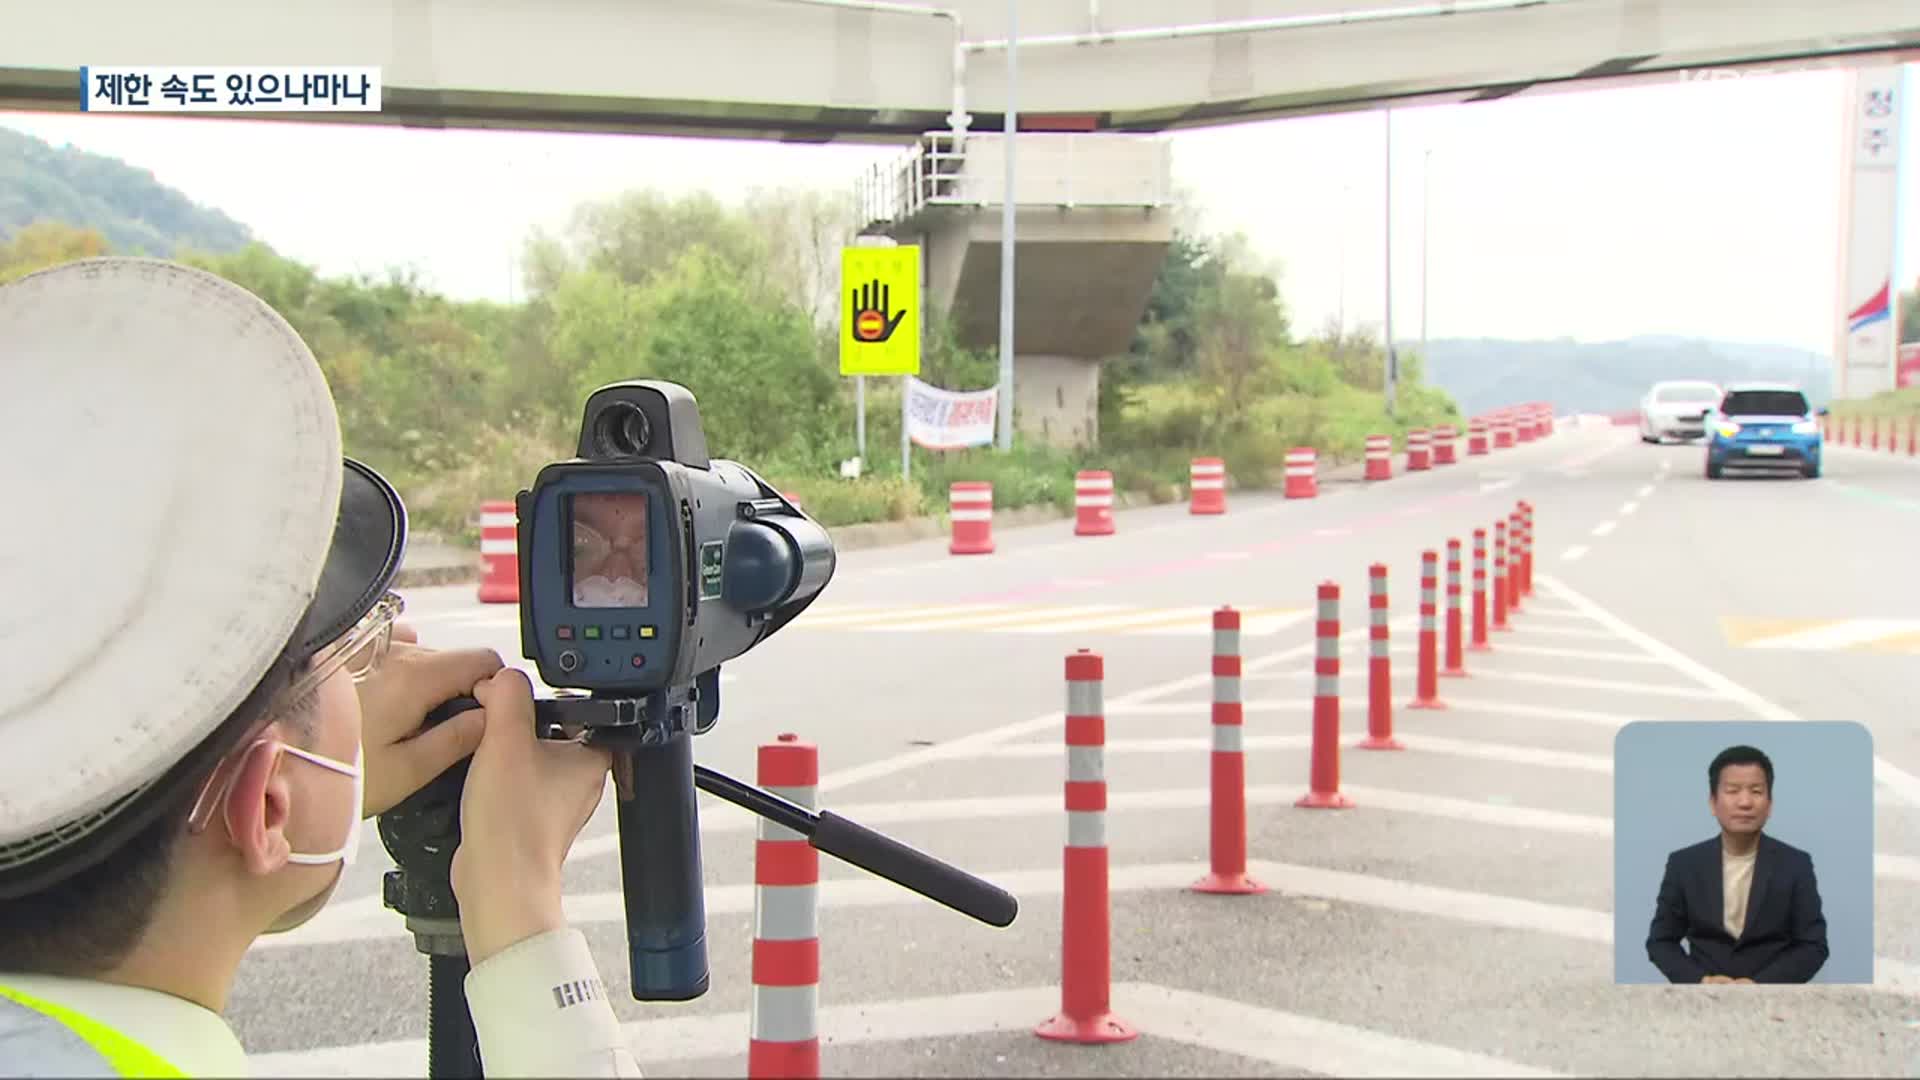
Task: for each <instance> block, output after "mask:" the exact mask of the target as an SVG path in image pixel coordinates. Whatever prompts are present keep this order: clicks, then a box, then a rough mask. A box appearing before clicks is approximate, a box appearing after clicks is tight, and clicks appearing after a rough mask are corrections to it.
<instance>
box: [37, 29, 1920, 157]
mask: <svg viewBox="0 0 1920 1080" xmlns="http://www.w3.org/2000/svg"><path fill="white" fill-rule="evenodd" d="M1006 14H1007V4H1006V2H1005V0H940V3H939V4H938V5H937V6H936V5H933V4H920V3H897V2H884V0H703V2H701V3H669V2H666V0H621V2H613V0H539V2H530V0H519V2H516V0H487V2H484V3H474V2H470V0H332V2H323V0H304V2H298V3H278V4H234V3H231V2H230V0H177V2H176V3H172V4H166V5H153V4H146V3H140V2H138V0H98V2H96V3H90V4H85V5H72V4H52V3H36V2H33V0H20V2H16V3H12V4H8V5H7V7H6V13H5V16H4V32H3V33H0V110H53V111H70V110H75V109H77V108H78V107H79V100H78V95H77V93H76V92H75V88H76V85H77V78H78V73H79V69H80V68H81V67H82V66H84V65H87V64H166V63H188V64H269V65H272V64H288V65H292V64H361V65H378V66H379V67H380V68H381V69H382V72H383V79H384V82H385V95H384V96H385V111H384V112H383V113H381V114H379V115H375V116H362V115H358V114H342V115H341V116H339V117H334V118H330V119H332V120H337V121H338V122H345V123H376V124H402V125H408V126H418V127H480V128H517V129H527V130H547V131H561V130H572V131H607V132H624V133H635V134H655V135H661V134H664V135H700V136H732V137H741V138H754V139H776V140H784V141H792V142H826V141H832V140H855V141H878V142H906V141H911V140H913V139H917V138H918V137H920V135H921V134H922V133H923V132H926V131H929V130H932V129H935V128H951V127H954V126H956V125H959V126H963V127H964V126H965V125H966V124H967V123H968V120H969V119H970V120H971V125H972V127H973V128H974V129H976V130H978V129H998V128H999V127H1000V126H1001V114H1002V113H1003V112H1004V110H1005V109H1006V105H1007V100H1006V56H1007V50H1008V38H1007V33H1008V26H1007V22H1006ZM1017 30H1018V33H1017V39H1016V40H1017V47H1018V49H1019V57H1020V63H1019V90H1018V94H1019V101H1018V103H1017V104H1018V111H1019V112H1020V113H1022V114H1023V122H1024V123H1025V124H1026V126H1027V127H1029V128H1031V129H1036V130H1038V129H1048V130H1074V131H1124V132H1136V133H1139V132H1164V131H1173V130H1178V129H1183V128H1192V127H1201V126H1209V125H1218V124H1227V123H1240V122H1245V121H1249V120H1259V119H1271V118H1276V117H1282V116H1293V115H1302V114H1309V113H1325V112H1333V111H1340V110H1347V109H1361V108H1370V107H1378V106H1380V105H1381V104H1398V103H1411V102H1432V103H1444V102H1462V101H1485V100H1490V99H1494V98H1501V97H1508V96H1511V95H1514V94H1519V93H1537V92H1541V91H1546V90H1551V89H1555V88H1563V87H1568V86H1581V85H1586V84H1588V83H1591V82H1593V81H1595V80H1629V79H1634V78H1650V77H1651V78H1665V79H1672V78H1675V77H1677V75H1676V73H1677V72H1680V71H1682V70H1685V69H1697V68H1711V67H1721V66H1727V65H1768V66H1775V67H1779V66H1816V65H1822V64H1835V63H1847V62H1852V61H1855V60H1858V59H1860V58H1862V57H1867V56H1876V55H1884V54H1888V53H1897V52H1900V51H1902V50H1920V7H1916V6H1915V5H1914V4H1913V3H1912V2H1911V0H1823V2H1821V3H1818V4H1809V3H1803V2H1800V0H1756V2H1749V3H1743V4H1741V5H1739V10H1738V12H1737V13H1735V12H1734V11H1733V10H1731V5H1729V4H1727V3H1726V2H1725V0H1440V2H1432V0H1429V2H1417V0H1204V2H1201V0H1191V2H1177V0H1024V2H1023V3H1022V4H1021V14H1020V22H1019V26H1018V28H1017ZM301 119H302V120H309V119H312V118H311V117H301Z"/></svg>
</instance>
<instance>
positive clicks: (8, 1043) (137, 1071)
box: [0, 986, 186, 1077]
mask: <svg viewBox="0 0 1920 1080" xmlns="http://www.w3.org/2000/svg"><path fill="white" fill-rule="evenodd" d="M0 999H4V1000H0V1006H4V1004H5V1002H6V1001H11V1002H13V1003H14V1004H15V1005H18V1006H20V1008H21V1009H23V1010H27V1011H28V1012H30V1013H32V1014H35V1015H33V1016H31V1017H27V1018H26V1019H27V1022H28V1024H30V1025H31V1026H30V1027H27V1028H26V1029H24V1030H22V1029H18V1028H10V1027H7V1026H5V1025H4V1024H3V1023H0V1064H3V1065H4V1067H5V1068H6V1070H7V1071H8V1072H10V1073H11V1072H25V1073H27V1074H29V1075H32V1074H36V1073H41V1072H42V1069H41V1068H36V1066H43V1067H46V1066H53V1065H60V1066H63V1071H64V1069H65V1068H71V1067H73V1066H74V1065H75V1064H76V1061H75V1059H76V1058H77V1057H80V1056H82V1055H83V1054H84V1053H85V1052H84V1051H80V1050H79V1048H78V1047H74V1046H73V1045H72V1041H73V1039H74V1038H75V1037H77V1038H78V1039H79V1040H80V1041H81V1042H83V1043H85V1044H86V1048H87V1049H88V1050H91V1051H92V1054H91V1055H87V1056H93V1057H97V1059H98V1062H99V1064H102V1065H104V1066H106V1067H107V1068H109V1069H111V1070H113V1072H114V1074H116V1075H119V1076H141V1077H147V1076H153V1077H176V1076H178V1077H184V1076H185V1075H186V1074H185V1073H183V1072H181V1071H180V1070H179V1069H178V1068H175V1067H174V1065H173V1063H172V1062H170V1061H168V1060H167V1059H165V1058H163V1057H161V1056H160V1055H159V1054H156V1053H154V1052H153V1051H151V1050H149V1049H147V1048H146V1047H145V1046H142V1045H141V1044H140V1043H138V1042H135V1041H134V1040H133V1039H130V1038H128V1037H127V1036H125V1035H122V1034H121V1033H120V1032H118V1031H115V1030H113V1029H112V1028H110V1027H108V1026H107V1025H105V1024H103V1023H101V1022H100V1021H98V1020H95V1019H93V1018H92V1017H90V1016H82V1015H81V1014H79V1013H77V1012H74V1011H73V1010H72V1009H68V1008H65V1007H63V1006H60V1005H55V1004H54V1003H53V1002H51V1001H42V1000H40V999H39V998H36V997H32V996H30V995H28V994H23V993H21V992H20V991H18V990H15V989H13V988H11V987H8V986H0ZM4 1019H5V1017H4V1016H0V1021H4Z"/></svg>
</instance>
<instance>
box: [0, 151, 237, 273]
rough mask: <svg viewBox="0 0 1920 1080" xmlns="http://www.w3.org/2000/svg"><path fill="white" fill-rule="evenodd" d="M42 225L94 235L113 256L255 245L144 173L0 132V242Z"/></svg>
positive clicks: (233, 224) (229, 222) (226, 220)
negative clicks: (73, 228) (91, 231)
mask: <svg viewBox="0 0 1920 1080" xmlns="http://www.w3.org/2000/svg"><path fill="white" fill-rule="evenodd" d="M43 221H46V222H59V223H61V224H64V225H70V226H78V227H81V228H89V229H94V230H97V231H98V232H99V233H100V235H101V236H103V237H105V238H106V241H107V244H108V246H109V248H110V249H111V250H112V251H113V252H114V253H115V254H119V255H152V256H158V257H167V256H172V255H175V254H177V253H179V252H181V251H182V250H196V251H203V252H208V253H212V254H224V253H227V252H232V251H239V250H240V249H242V248H244V247H246V246H247V244H248V243H250V242H252V240H253V239H254V237H253V233H252V231H251V230H249V229H248V228H247V227H246V226H245V225H242V224H240V223H239V222H237V221H235V220H233V219H232V218H230V217H228V216H227V215H225V214H223V213H221V212H220V211H218V210H213V209H209V208H207V207H203V206H200V205H198V204H197V203H195V202H193V201H192V200H191V199H188V198H187V197H186V196H185V195H182V194H180V192H178V191H175V190H174V189H173V188H170V187H168V186H167V185H165V184H162V183H161V182H159V181H158V180H155V179H154V178H153V174H152V173H150V172H148V171H146V170H145V169H136V168H134V167H132V166H130V165H127V164H125V163H124V162H122V161H120V160H119V159H118V158H111V157H103V156H101V155H99V154H90V153H87V152H86V151H84V150H75V149H73V148H72V147H56V146H53V145H51V144H49V143H47V142H45V141H43V140H40V139H37V138H34V137H33V136H31V135H27V134H23V133H21V132H18V131H14V130H11V129H9V128H4V127H0V242H4V241H6V240H9V239H11V238H12V237H13V236H14V235H15V234H17V233H19V231H20V230H21V229H23V228H25V227H26V226H28V225H31V224H34V223H35V222H43Z"/></svg>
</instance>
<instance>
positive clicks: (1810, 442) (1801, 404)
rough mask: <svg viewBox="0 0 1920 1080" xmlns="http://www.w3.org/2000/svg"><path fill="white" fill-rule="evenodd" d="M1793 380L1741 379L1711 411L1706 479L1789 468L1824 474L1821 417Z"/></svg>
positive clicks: (1806, 473) (1822, 413) (1812, 474)
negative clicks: (1733, 471)
mask: <svg viewBox="0 0 1920 1080" xmlns="http://www.w3.org/2000/svg"><path fill="white" fill-rule="evenodd" d="M1826 414H1827V410H1825V409H1818V410H1816V409H1814V407H1813V405H1812V404H1811V403H1809V402H1808V401H1807V395H1806V394H1804V393H1802V392H1801V391H1800V388H1799V387H1797V386H1793V385H1791V384H1789V383H1737V384H1735V385H1733V386H1729V387H1728V388H1727V393H1726V396H1724V397H1722V398H1721V399H1720V404H1719V406H1718V407H1716V408H1715V409H1714V410H1713V411H1712V412H1710V413H1708V414H1707V479H1709V480H1718V479H1719V478H1720V474H1721V471H1722V470H1724V469H1728V468H1735V469H1791V470H1793V471H1795V472H1797V473H1799V474H1800V475H1802V476H1804V477H1807V478H1808V479H1813V478H1815V477H1818V476H1819V475H1820V449H1821V445H1822V440H1821V437H1820V417H1822V416H1825V415H1826Z"/></svg>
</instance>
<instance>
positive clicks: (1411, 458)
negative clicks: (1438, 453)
mask: <svg viewBox="0 0 1920 1080" xmlns="http://www.w3.org/2000/svg"><path fill="white" fill-rule="evenodd" d="M1430 438H1431V435H1430V434H1429V433H1428V431H1427V429H1426V428H1414V429H1413V430H1412V431H1409V432H1407V471H1408V472H1421V471H1423V470H1426V469H1431V468H1433V443H1431V442H1430V441H1428V440H1429V439H1430Z"/></svg>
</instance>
